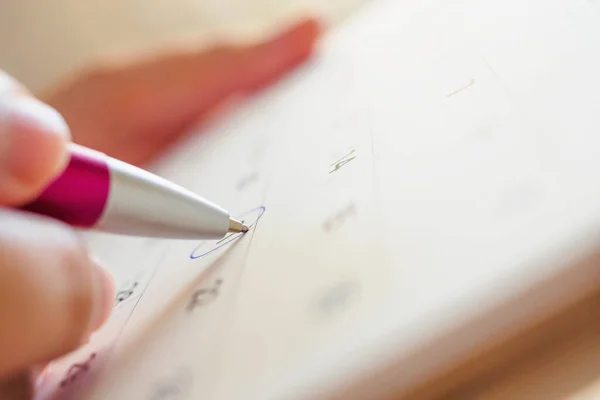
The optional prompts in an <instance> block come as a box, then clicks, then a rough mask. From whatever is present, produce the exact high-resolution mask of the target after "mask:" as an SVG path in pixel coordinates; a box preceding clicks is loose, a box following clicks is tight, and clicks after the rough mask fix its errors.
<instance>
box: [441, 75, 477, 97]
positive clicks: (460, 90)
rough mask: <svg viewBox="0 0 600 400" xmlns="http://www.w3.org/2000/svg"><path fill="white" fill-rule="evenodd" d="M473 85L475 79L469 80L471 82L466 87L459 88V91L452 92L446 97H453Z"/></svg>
mask: <svg viewBox="0 0 600 400" xmlns="http://www.w3.org/2000/svg"><path fill="white" fill-rule="evenodd" d="M474 84H475V79H471V81H470V82H469V84H468V85H466V86H463V87H461V88H460V89H457V90H455V91H454V92H452V93H450V94H449V95H447V96H446V97H450V96H454V95H455V94H458V93H460V92H462V91H463V90H465V89H468V88H470V87H471V86H473V85H474Z"/></svg>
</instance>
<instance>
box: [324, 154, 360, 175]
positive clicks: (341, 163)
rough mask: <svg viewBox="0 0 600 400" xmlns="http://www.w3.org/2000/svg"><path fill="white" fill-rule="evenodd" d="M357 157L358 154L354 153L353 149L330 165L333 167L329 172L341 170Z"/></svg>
mask: <svg viewBox="0 0 600 400" xmlns="http://www.w3.org/2000/svg"><path fill="white" fill-rule="evenodd" d="M355 158H356V156H355V155H354V150H351V151H350V152H349V153H348V154H346V155H345V156H344V157H342V158H340V159H339V160H338V161H336V162H334V163H333V164H331V165H330V167H332V169H331V171H329V173H330V174H333V173H334V172H335V171H337V170H339V169H340V168H342V167H343V166H344V165H346V164H348V163H349V162H350V161H352V160H354V159H355Z"/></svg>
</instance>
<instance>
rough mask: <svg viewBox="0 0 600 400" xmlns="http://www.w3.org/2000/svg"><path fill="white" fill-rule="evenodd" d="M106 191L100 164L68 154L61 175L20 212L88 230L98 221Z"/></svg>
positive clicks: (106, 176) (105, 173)
mask: <svg viewBox="0 0 600 400" xmlns="http://www.w3.org/2000/svg"><path fill="white" fill-rule="evenodd" d="M109 191H110V170H109V169H108V165H107V164H106V163H104V162H102V161H100V160H97V159H94V158H91V157H88V156H86V155H84V154H79V153H76V152H71V159H70V160H69V164H68V165H67V168H66V169H65V171H64V172H63V173H62V174H61V175H60V176H59V177H58V178H57V179H55V180H54V181H53V182H52V183H51V184H50V185H49V186H48V187H47V188H46V189H45V190H44V191H43V192H42V194H41V195H40V196H39V197H38V198H37V199H36V200H35V201H33V202H31V203H29V204H27V205H25V206H23V207H22V209H23V210H27V211H31V212H34V213H38V214H43V215H46V216H49V217H53V218H56V219H58V220H60V221H63V222H65V223H67V224H69V225H72V226H76V227H85V228H89V227H92V226H94V225H95V224H96V223H97V222H98V220H99V219H100V218H101V216H102V214H103V212H104V208H105V206H106V203H107V201H108V195H109Z"/></svg>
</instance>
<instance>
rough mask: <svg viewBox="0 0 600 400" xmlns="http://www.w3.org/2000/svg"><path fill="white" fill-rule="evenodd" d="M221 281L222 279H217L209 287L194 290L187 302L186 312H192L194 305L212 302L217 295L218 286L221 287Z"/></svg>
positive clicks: (198, 305)
mask: <svg viewBox="0 0 600 400" xmlns="http://www.w3.org/2000/svg"><path fill="white" fill-rule="evenodd" d="M222 283H223V280H222V279H217V280H216V281H215V283H214V285H213V286H211V287H210V288H208V289H199V290H196V291H195V292H194V293H193V294H192V299H191V300H190V302H189V303H188V306H187V310H188V312H192V311H193V310H194V309H195V308H196V307H201V306H205V305H207V304H210V303H212V302H213V301H214V300H215V299H216V298H217V296H219V288H220V287H221V284H222Z"/></svg>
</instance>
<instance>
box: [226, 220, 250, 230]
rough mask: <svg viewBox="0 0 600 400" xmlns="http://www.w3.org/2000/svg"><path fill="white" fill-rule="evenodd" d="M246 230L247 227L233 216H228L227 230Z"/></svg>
mask: <svg viewBox="0 0 600 400" xmlns="http://www.w3.org/2000/svg"><path fill="white" fill-rule="evenodd" d="M248 230H249V228H248V227H247V226H246V225H244V224H243V223H241V222H240V221H238V220H236V219H233V218H229V232H233V233H244V232H248Z"/></svg>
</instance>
